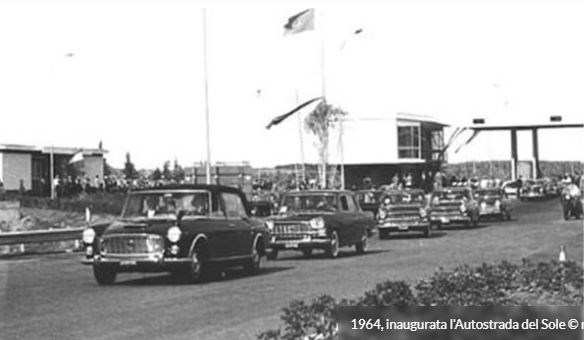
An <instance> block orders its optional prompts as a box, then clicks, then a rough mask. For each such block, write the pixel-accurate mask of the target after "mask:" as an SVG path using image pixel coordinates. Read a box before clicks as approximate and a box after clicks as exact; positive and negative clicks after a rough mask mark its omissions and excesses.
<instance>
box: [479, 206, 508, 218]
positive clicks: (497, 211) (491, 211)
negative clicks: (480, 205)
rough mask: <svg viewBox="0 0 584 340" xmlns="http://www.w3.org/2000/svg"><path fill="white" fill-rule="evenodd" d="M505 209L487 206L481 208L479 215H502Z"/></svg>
mask: <svg viewBox="0 0 584 340" xmlns="http://www.w3.org/2000/svg"><path fill="white" fill-rule="evenodd" d="M503 213H504V212H503V210H501V209H497V208H487V209H481V210H479V216H481V217H482V216H501V215H503Z"/></svg>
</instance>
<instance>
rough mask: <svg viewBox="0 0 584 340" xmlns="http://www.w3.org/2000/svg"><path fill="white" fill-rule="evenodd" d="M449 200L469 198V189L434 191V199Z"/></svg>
mask: <svg viewBox="0 0 584 340" xmlns="http://www.w3.org/2000/svg"><path fill="white" fill-rule="evenodd" d="M436 199H438V200H440V201H449V200H462V199H468V191H462V190H456V191H453V190H443V191H435V192H433V193H432V200H436Z"/></svg>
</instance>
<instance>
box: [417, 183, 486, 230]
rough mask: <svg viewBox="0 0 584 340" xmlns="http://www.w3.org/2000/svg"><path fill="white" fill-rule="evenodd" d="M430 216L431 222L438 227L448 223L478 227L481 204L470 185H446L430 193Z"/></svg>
mask: <svg viewBox="0 0 584 340" xmlns="http://www.w3.org/2000/svg"><path fill="white" fill-rule="evenodd" d="M428 216H429V219H430V224H431V225H433V226H434V227H437V228H440V227H444V226H448V225H463V226H466V227H476V226H478V223H479V205H478V203H477V201H476V200H475V199H474V196H473V192H472V189H471V188H470V187H445V188H442V189H437V190H434V191H433V192H432V194H431V195H430V202H429V212H428Z"/></svg>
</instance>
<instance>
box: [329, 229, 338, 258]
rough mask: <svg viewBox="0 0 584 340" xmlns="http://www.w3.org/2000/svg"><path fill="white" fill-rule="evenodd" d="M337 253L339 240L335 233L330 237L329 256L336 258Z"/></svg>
mask: <svg viewBox="0 0 584 340" xmlns="http://www.w3.org/2000/svg"><path fill="white" fill-rule="evenodd" d="M338 252H339V239H338V236H337V233H333V234H332V235H331V254H332V255H333V256H336V255H337V254H338Z"/></svg>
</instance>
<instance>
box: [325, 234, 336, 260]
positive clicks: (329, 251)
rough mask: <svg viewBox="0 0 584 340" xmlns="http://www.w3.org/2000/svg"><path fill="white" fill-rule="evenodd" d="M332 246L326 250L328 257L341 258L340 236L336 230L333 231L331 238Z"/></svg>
mask: <svg viewBox="0 0 584 340" xmlns="http://www.w3.org/2000/svg"><path fill="white" fill-rule="evenodd" d="M329 240H330V245H329V247H328V248H327V250H326V254H327V256H328V257H330V258H332V259H334V258H336V257H338V256H339V234H338V233H337V231H336V230H333V231H331V235H330V236H329Z"/></svg>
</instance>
